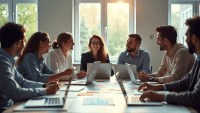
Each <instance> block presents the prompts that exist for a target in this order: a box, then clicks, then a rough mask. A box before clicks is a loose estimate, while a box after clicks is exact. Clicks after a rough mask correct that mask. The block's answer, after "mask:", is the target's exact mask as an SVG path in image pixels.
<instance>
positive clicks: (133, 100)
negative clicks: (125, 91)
mask: <svg viewBox="0 0 200 113" xmlns="http://www.w3.org/2000/svg"><path fill="white" fill-rule="evenodd" d="M129 99H131V102H132V103H142V102H143V101H141V100H140V97H129Z"/></svg>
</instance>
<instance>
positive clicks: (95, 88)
mask: <svg viewBox="0 0 200 113" xmlns="http://www.w3.org/2000/svg"><path fill="white" fill-rule="evenodd" d="M88 89H89V90H100V88H97V87H94V88H93V87H92V88H88Z"/></svg>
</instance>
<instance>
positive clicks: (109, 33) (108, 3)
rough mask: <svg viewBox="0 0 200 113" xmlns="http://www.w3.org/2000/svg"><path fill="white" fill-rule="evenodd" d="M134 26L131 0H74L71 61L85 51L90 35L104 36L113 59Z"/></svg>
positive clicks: (110, 56) (113, 60) (124, 47)
mask: <svg viewBox="0 0 200 113" xmlns="http://www.w3.org/2000/svg"><path fill="white" fill-rule="evenodd" d="M133 26H134V24H133V0H75V27H74V37H75V44H76V45H75V50H74V62H80V59H81V54H82V53H84V52H87V51H88V47H87V46H88V42H89V38H90V37H91V36H92V35H93V34H97V35H100V36H102V37H103V38H104V41H105V44H106V48H107V52H108V54H109V58H110V61H112V62H116V61H117V58H118V56H119V54H120V53H121V52H122V51H124V50H125V49H126V40H127V38H128V34H130V33H133V31H134V30H133Z"/></svg>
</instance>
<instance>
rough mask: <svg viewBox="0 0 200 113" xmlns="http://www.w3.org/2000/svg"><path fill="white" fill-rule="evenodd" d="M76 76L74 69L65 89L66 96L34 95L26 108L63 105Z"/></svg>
mask: <svg viewBox="0 0 200 113" xmlns="http://www.w3.org/2000/svg"><path fill="white" fill-rule="evenodd" d="M73 76H74V69H73V70H72V75H71V76H70V79H69V83H68V86H67V88H66V91H65V95H64V97H61V96H60V97H52V96H45V97H34V98H32V99H29V100H28V101H27V102H26V104H25V105H24V106H25V108H38V107H63V106H64V105H65V101H66V99H67V94H68V92H69V87H70V85H71V81H72V78H73Z"/></svg>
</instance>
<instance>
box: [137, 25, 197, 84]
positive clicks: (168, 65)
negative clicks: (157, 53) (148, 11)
mask: <svg viewBox="0 0 200 113" xmlns="http://www.w3.org/2000/svg"><path fill="white" fill-rule="evenodd" d="M156 31H157V32H158V33H157V44H158V45H159V46H160V50H161V51H164V50H165V53H164V55H163V59H162V63H161V66H160V68H159V69H158V71H157V72H155V73H153V74H146V73H138V78H139V79H140V80H141V81H154V82H159V83H170V82H173V81H177V80H180V79H182V78H183V77H184V76H185V75H186V74H187V73H188V72H189V71H190V70H191V69H192V66H193V64H194V61H195V58H194V55H192V54H190V53H189V52H188V50H187V48H186V47H185V46H184V45H183V44H180V43H177V42H176V41H177V31H176V28H174V27H173V26H159V27H157V28H156ZM167 72H168V74H169V75H168V76H165V74H166V73H167Z"/></svg>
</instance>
